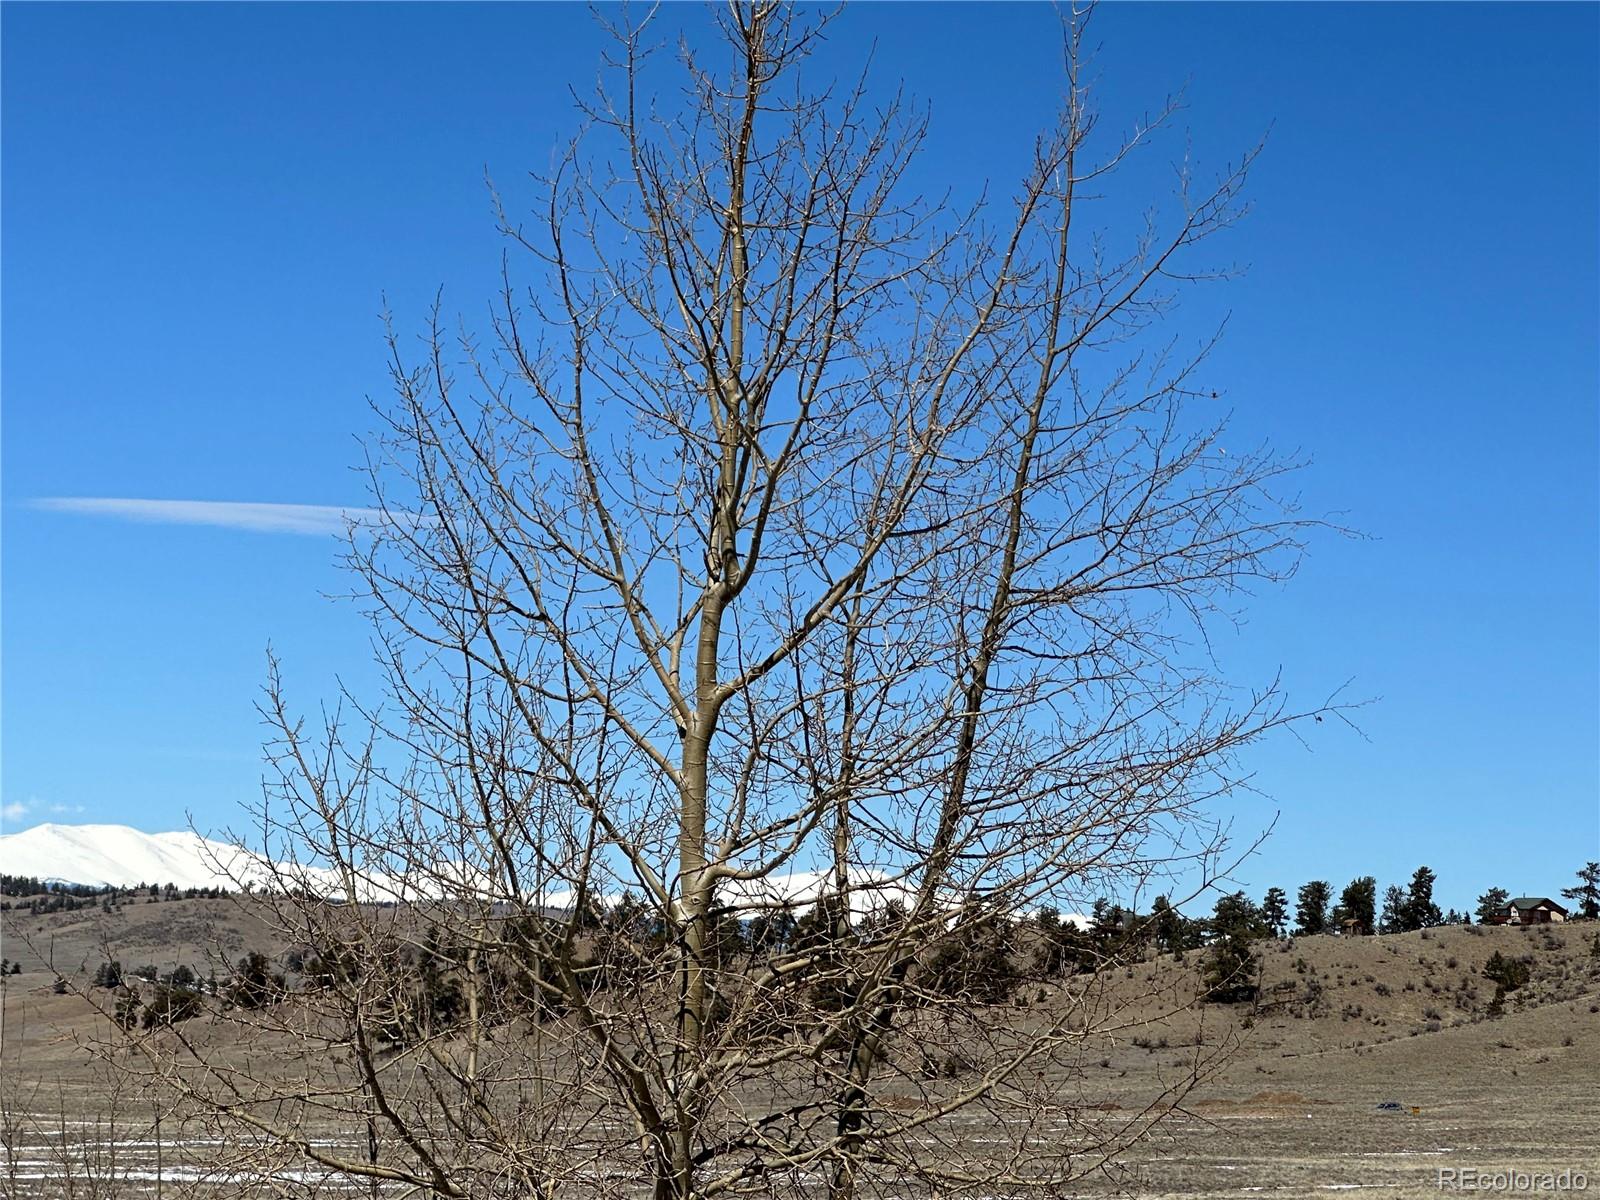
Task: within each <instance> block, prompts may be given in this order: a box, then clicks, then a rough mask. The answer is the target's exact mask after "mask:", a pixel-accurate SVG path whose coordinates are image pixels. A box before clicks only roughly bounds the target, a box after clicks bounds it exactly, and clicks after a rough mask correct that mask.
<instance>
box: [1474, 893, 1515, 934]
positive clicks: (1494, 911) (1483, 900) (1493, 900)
mask: <svg viewBox="0 0 1600 1200" xmlns="http://www.w3.org/2000/svg"><path fill="white" fill-rule="evenodd" d="M1510 902H1511V893H1510V892H1508V891H1506V890H1505V888H1503V887H1492V888H1490V889H1489V890H1488V891H1486V892H1484V894H1483V895H1481V896H1479V897H1478V910H1477V911H1478V923H1479V924H1480V925H1481V924H1483V923H1484V922H1486V921H1492V920H1494V919H1495V918H1496V917H1499V916H1501V915H1502V914H1504V912H1505V911H1506V905H1507V904H1509V903H1510Z"/></svg>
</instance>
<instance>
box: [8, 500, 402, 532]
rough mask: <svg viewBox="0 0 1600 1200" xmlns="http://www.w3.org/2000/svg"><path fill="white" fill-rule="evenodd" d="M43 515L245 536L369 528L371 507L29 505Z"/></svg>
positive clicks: (373, 519)
mask: <svg viewBox="0 0 1600 1200" xmlns="http://www.w3.org/2000/svg"><path fill="white" fill-rule="evenodd" d="M33 506H34V507H35V508H41V509H45V510H46V511H49V512H60V513H75V514H78V515H80V516H87V517H107V518H110V519H112V520H119V521H142V522H146V523H149V524H157V525H210V526H213V527H216V528H219V529H243V530H248V531H249V532H251V533H300V534H313V535H318V534H320V535H326V534H331V533H343V532H344V530H345V528H346V527H347V526H348V525H350V524H352V523H353V524H356V525H375V524H378V523H379V522H380V521H381V520H382V519H383V514H382V513H381V512H379V510H378V509H375V508H343V507H340V506H338V505H332V504H256V503H249V502H242V501H234V500H130V499H121V498H114V497H101V496H47V497H44V498H43V499H39V500H35V501H34V502H33Z"/></svg>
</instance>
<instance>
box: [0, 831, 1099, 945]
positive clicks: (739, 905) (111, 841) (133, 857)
mask: <svg viewBox="0 0 1600 1200" xmlns="http://www.w3.org/2000/svg"><path fill="white" fill-rule="evenodd" d="M266 865H267V864H266V863H265V862H264V861H263V860H261V859H259V858H257V857H255V856H253V855H249V854H246V853H244V852H242V851H240V850H239V849H238V848H237V847H234V846H230V845H228V844H227V843H225V842H215V841H211V840H209V839H207V838H203V837H201V836H200V835H199V834H197V833H191V832H189V831H187V830H185V831H182V832H177V833H144V832H142V831H140V830H138V829H133V828H130V827H129V826H127V825H35V826H34V827H33V828H32V829H25V830H23V831H22V832H21V833H9V834H4V835H0V872H3V873H5V874H7V875H24V876H31V877H33V878H35V879H40V880H43V881H46V882H57V883H82V884H88V885H90V886H103V885H111V886H113V887H132V886H134V885H135V884H139V883H159V884H165V883H172V884H175V885H177V886H178V887H180V888H190V887H194V888H202V887H221V888H227V889H228V890H230V891H232V890H236V889H237V888H238V887H239V884H240V883H241V882H250V883H253V884H255V885H257V886H263V885H266V886H271V887H273V888H274V889H275V890H276V889H279V888H282V887H283V886H284V885H285V880H291V881H294V882H296V883H297V885H298V886H301V887H305V888H306V889H307V890H310V891H314V892H319V893H325V894H330V895H338V894H340V893H342V892H343V890H344V887H343V885H342V884H341V882H340V880H339V878H338V877H337V876H336V875H334V874H333V873H332V872H330V871H328V870H327V869H325V868H322V869H319V868H316V867H309V868H307V867H289V866H287V865H283V864H280V865H279V866H278V867H277V868H276V869H274V870H271V871H268V870H265V869H264V868H265V867H266ZM474 878H476V876H475V875H474V873H473V872H472V871H470V870H467V869H465V868H463V867H461V866H459V865H456V866H452V864H450V863H448V862H445V863H438V862H436V863H431V864H430V873H429V874H428V875H427V876H424V877H423V878H421V879H414V880H411V881H409V882H404V881H401V880H399V879H392V878H388V877H385V876H378V875H369V876H364V877H362V878H361V879H360V880H358V883H357V888H358V891H359V892H360V894H361V898H363V899H372V900H383V901H395V900H401V901H406V900H415V899H418V898H419V897H422V896H437V895H439V894H440V893H441V887H442V886H443V887H448V888H450V890H454V888H455V887H458V886H470V885H469V884H468V882H467V881H470V880H473V879H474ZM830 883H831V878H830V876H829V875H828V874H827V873H825V872H816V871H796V872H792V873H782V874H776V875H772V876H769V877H767V878H766V879H762V880H756V881H732V882H730V883H728V884H727V885H726V886H725V888H724V889H723V890H722V891H721V893H720V896H721V899H722V902H723V903H725V904H730V905H732V906H733V907H734V908H736V909H738V910H741V911H743V912H747V913H754V912H757V911H759V910H762V909H771V908H776V907H779V906H784V907H788V908H790V909H791V910H792V911H794V912H799V913H803V912H805V911H807V910H808V909H809V908H810V907H811V906H812V904H813V903H815V902H816V899H817V897H818V896H819V895H821V894H823V893H824V892H825V891H826V890H827V889H828V887H829V885H830ZM852 886H853V889H854V890H853V894H852V903H851V907H852V908H854V909H855V910H856V912H857V914H858V915H864V914H866V913H868V912H870V911H872V910H874V909H876V908H878V907H880V906H882V905H883V904H886V903H888V902H889V901H895V900H897V901H900V902H901V903H907V902H909V901H910V900H911V893H910V892H909V891H908V890H907V888H906V886H905V884H904V881H903V880H899V879H894V878H889V877H884V876H881V875H879V874H878V873H876V872H863V873H857V874H854V878H853V879H852ZM491 891H492V889H491ZM611 899H613V900H614V899H616V897H615V896H613V897H611ZM571 901H572V893H571V892H567V891H552V892H549V893H547V894H546V896H545V902H546V903H547V904H549V905H551V906H552V907H555V908H560V907H563V906H565V905H567V904H570V903H571ZM1062 919H1063V920H1065V921H1070V922H1072V923H1074V924H1077V925H1080V926H1083V927H1085V928H1087V927H1088V925H1089V918H1087V917H1085V916H1082V915H1081V914H1078V913H1069V914H1067V915H1066V916H1064V917H1063V918H1062Z"/></svg>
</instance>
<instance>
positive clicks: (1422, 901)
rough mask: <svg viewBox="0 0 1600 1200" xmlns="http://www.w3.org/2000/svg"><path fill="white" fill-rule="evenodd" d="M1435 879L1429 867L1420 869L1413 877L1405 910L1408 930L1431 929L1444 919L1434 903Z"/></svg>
mask: <svg viewBox="0 0 1600 1200" xmlns="http://www.w3.org/2000/svg"><path fill="white" fill-rule="evenodd" d="M1434 878H1435V876H1434V874H1433V872H1432V871H1431V870H1429V869H1428V868H1427V867H1418V868H1417V870H1416V874H1414V875H1412V876H1411V888H1410V891H1409V892H1407V894H1406V901H1405V908H1404V910H1403V914H1404V921H1405V926H1404V927H1405V928H1406V929H1430V928H1432V927H1433V926H1435V925H1437V924H1439V923H1440V922H1441V921H1442V920H1443V919H1444V918H1443V916H1442V914H1441V913H1440V912H1439V906H1438V905H1437V904H1435V903H1434V902H1433V884H1434Z"/></svg>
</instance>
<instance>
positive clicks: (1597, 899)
mask: <svg viewBox="0 0 1600 1200" xmlns="http://www.w3.org/2000/svg"><path fill="white" fill-rule="evenodd" d="M1561 895H1562V896H1563V897H1565V898H1566V899H1568V900H1571V901H1572V902H1573V903H1574V904H1576V905H1577V908H1578V916H1580V917H1582V918H1583V919H1584V920H1585V921H1593V920H1596V919H1600V862H1592V863H1585V864H1584V865H1583V867H1582V868H1581V869H1580V870H1579V871H1578V886H1577V887H1569V888H1562V889H1561Z"/></svg>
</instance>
